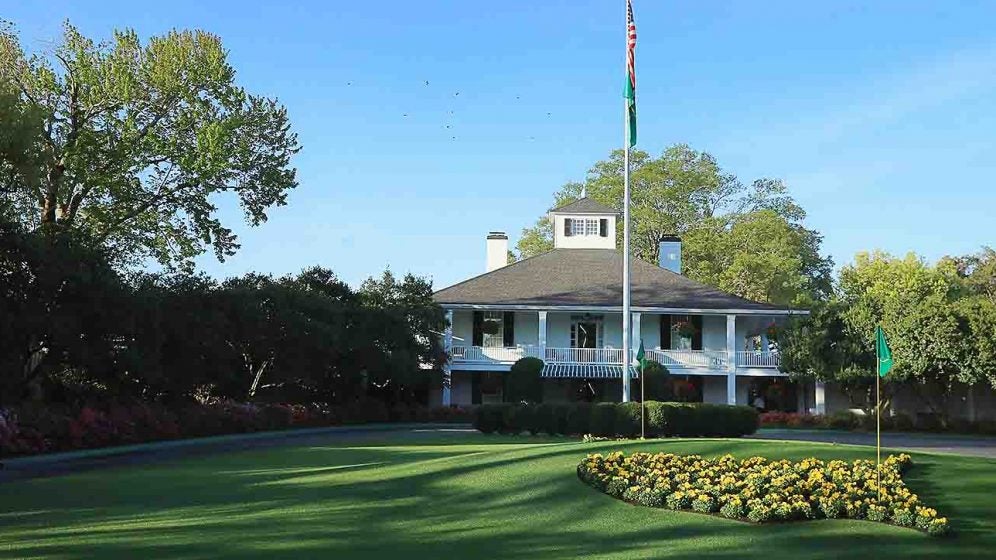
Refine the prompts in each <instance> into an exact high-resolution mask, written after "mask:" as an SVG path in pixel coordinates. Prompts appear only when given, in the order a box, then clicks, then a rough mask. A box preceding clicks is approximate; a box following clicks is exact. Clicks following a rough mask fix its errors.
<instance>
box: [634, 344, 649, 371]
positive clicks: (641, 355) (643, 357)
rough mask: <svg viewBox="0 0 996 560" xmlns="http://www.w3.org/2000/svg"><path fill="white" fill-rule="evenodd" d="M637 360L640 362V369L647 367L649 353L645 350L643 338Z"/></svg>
mask: <svg viewBox="0 0 996 560" xmlns="http://www.w3.org/2000/svg"><path fill="white" fill-rule="evenodd" d="M636 361H637V362H640V371H641V372H642V371H643V370H644V369H646V367H647V355H646V354H645V353H644V352H643V339H642V338H641V339H640V349H639V350H637V352H636Z"/></svg>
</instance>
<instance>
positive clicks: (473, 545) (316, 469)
mask: <svg viewBox="0 0 996 560" xmlns="http://www.w3.org/2000/svg"><path fill="white" fill-rule="evenodd" d="M614 449H625V450H626V451H627V452H632V451H635V450H645V451H657V450H667V451H670V452H676V453H698V454H702V455H708V456H714V455H719V454H723V453H733V454H734V455H736V456H738V457H745V456H750V455H765V456H767V457H770V458H788V459H793V460H798V459H802V458H804V457H807V456H812V455H815V456H817V457H820V458H823V459H832V458H840V459H855V458H871V457H873V456H874V450H869V449H868V448H862V447H850V446H833V445H825V444H810V443H786V442H766V441H749V440H663V441H652V442H645V443H640V442H601V443H597V444H583V443H579V442H576V441H568V440H560V439H545V438H530V437H518V438H508V437H499V436H482V435H476V434H473V435H471V434H466V435H452V434H449V435H440V434H424V435H418V434H416V435H406V436H405V437H399V438H397V439H394V440H393V441H383V442H374V441H373V440H371V439H366V440H362V441H356V442H352V443H341V444H333V445H329V446H323V447H316V446H312V447H296V448H284V449H271V450H265V451H252V452H244V453H236V454H227V455H219V456H215V457H209V458H198V459H188V460H185V461H184V462H182V463H170V464H162V465H156V466H150V467H126V468H119V469H112V470H105V471H92V472H88V473H83V474H79V475H74V476H69V477H60V478H51V479H39V480H32V481H26V482H17V483H9V484H0V557H3V558H141V559H143V560H144V559H148V558H154V557H169V558H218V557H224V558H310V557H315V558H392V559H414V558H522V559H526V558H529V559H537V558H578V557H599V558H660V557H695V558H718V557H723V558H748V557H753V558H765V559H768V560H773V559H777V558H792V559H798V558H828V559H829V558H842V557H857V556H860V557H865V558H876V559H881V558H919V557H927V556H932V555H937V556H941V555H943V556H944V557H946V559H952V558H984V557H991V554H992V551H994V550H996V499H994V498H993V496H996V461H992V460H986V459H974V458H963V457H955V456H942V455H925V454H913V458H914V461H915V464H914V466H913V468H912V469H911V470H910V471H909V472H908V473H907V474H906V475H905V479H906V480H907V482H908V484H909V485H910V487H911V488H912V489H913V490H914V491H916V492H918V493H919V494H920V495H921V497H922V498H923V501H924V502H926V503H928V504H931V505H935V506H936V507H937V509H938V510H939V511H940V513H941V515H946V516H948V517H949V518H951V519H952V523H953V528H954V530H955V532H956V534H955V535H954V536H952V537H950V538H942V539H936V538H931V537H928V536H926V535H924V534H922V533H919V532H915V531H912V530H909V529H901V528H898V527H893V526H887V525H882V524H878V523H870V522H862V521H845V520H840V521H837V520H835V521H827V520H823V521H812V522H793V523H787V524H781V525H764V526H757V525H751V524H746V523H741V522H737V521H730V520H726V519H722V518H718V517H710V516H703V515H697V514H691V513H681V512H672V511H667V510H657V509H649V508H643V507H638V506H632V505H629V504H626V503H624V502H621V501H619V500H616V499H613V498H611V497H609V496H606V495H604V494H602V493H600V492H597V491H595V490H593V489H592V488H590V487H588V486H585V485H584V484H582V483H581V482H580V481H578V479H577V477H576V475H575V472H574V469H575V467H576V465H577V463H578V461H579V460H580V459H581V458H582V457H583V456H584V455H585V454H586V453H589V452H592V451H601V452H607V451H611V450H614Z"/></svg>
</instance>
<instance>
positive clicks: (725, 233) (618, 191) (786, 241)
mask: <svg viewBox="0 0 996 560" xmlns="http://www.w3.org/2000/svg"><path fill="white" fill-rule="evenodd" d="M631 159H632V169H633V171H632V178H631V181H632V197H631V206H630V210H631V216H632V224H633V225H632V247H633V252H634V253H635V254H636V255H637V256H638V257H640V258H642V259H644V260H646V261H649V262H653V263H656V262H657V258H658V252H659V241H660V239H661V238H662V237H663V236H665V235H676V234H677V235H681V236H682V239H683V246H682V253H683V255H682V261H683V268H684V273H685V274H686V275H687V276H689V277H690V278H693V279H695V280H699V281H702V282H705V283H707V284H711V285H714V286H717V287H719V288H722V289H725V290H728V291H730V292H732V293H735V294H737V295H740V296H743V297H748V298H751V299H755V300H759V301H766V302H771V303H777V304H785V305H806V304H809V303H811V302H813V301H818V300H820V299H822V298H823V297H825V296H826V294H827V293H829V291H830V270H831V262H830V260H829V259H826V258H823V257H821V256H820V254H819V249H820V243H821V241H822V239H821V237H820V235H819V234H818V233H816V232H815V231H812V230H808V229H806V228H804V227H802V225H801V221H802V220H803V218H805V212H804V211H803V210H802V208H800V207H799V206H798V205H797V204H796V203H795V201H794V200H793V199H792V198H791V197H790V196H789V195H788V190H787V188H786V187H785V185H784V184H783V183H782V182H781V181H779V180H777V179H758V180H756V181H754V182H753V183H752V184H751V185H749V186H748V185H744V184H742V183H741V182H740V181H739V180H738V179H737V178H736V177H735V176H733V175H732V174H729V173H727V172H725V171H723V170H722V169H721V168H720V166H719V164H718V163H717V162H716V160H715V158H713V157H712V156H711V155H709V154H707V153H704V152H698V151H695V150H693V149H691V148H689V147H688V146H685V145H680V144H679V145H674V146H670V147H668V148H667V149H666V150H664V152H663V153H662V154H661V156H660V157H656V158H655V157H652V156H651V155H650V154H648V153H646V152H643V151H639V150H636V151H634V152H633V153H632V154H631ZM622 171H623V154H622V152H621V151H619V150H617V151H615V152H613V153H612V154H611V155H610V157H609V159H608V160H604V161H600V162H597V163H596V164H595V165H594V166H593V167H592V168H591V170H589V172H588V175H587V177H586V178H585V181H584V183H577V182H572V183H567V184H566V185H564V186H563V187H562V188H561V189H560V190H559V191H558V192H556V193H554V207H557V206H561V205H563V204H567V203H569V202H573V201H575V200H577V199H579V198H581V193H582V191H585V192H586V194H587V196H588V197H590V198H592V199H595V200H597V201H599V202H601V203H603V204H606V205H607V206H610V207H612V208H622V201H623V178H622ZM620 227H621V225H620ZM516 247H517V249H518V251H519V255H520V257H530V256H533V255H537V254H539V253H542V252H545V251H548V250H550V249H552V248H553V225H552V223H551V222H550V220H549V218H547V217H541V218H540V219H539V220H538V221H537V222H536V224H535V225H534V226H532V227H529V228H526V229H524V230H523V232H522V235H521V236H520V238H519V242H518V244H517V245H516Z"/></svg>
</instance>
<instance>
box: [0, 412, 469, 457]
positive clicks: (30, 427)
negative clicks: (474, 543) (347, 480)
mask: <svg viewBox="0 0 996 560" xmlns="http://www.w3.org/2000/svg"><path fill="white" fill-rule="evenodd" d="M470 418H471V410H470V409H468V408H464V407H458V406H452V407H436V408H426V407H421V406H415V407H408V406H404V405H399V406H395V407H394V408H391V409H390V410H389V409H388V408H387V407H386V406H384V404H383V403H382V402H380V401H375V400H362V401H356V402H355V403H353V404H350V405H346V406H342V407H329V406H325V405H321V404H251V403H240V402H235V401H227V400H222V401H216V402H212V403H207V404H188V405H184V406H180V407H168V406H165V405H161V404H152V403H134V404H106V405H103V406H84V407H81V408H78V409H68V408H60V407H54V406H41V407H38V406H35V407H20V408H17V409H2V408H0V457H9V456H14V455H32V454H37V453H49V452H53V451H70V450H74V449H87V448H95V447H107V446H112V445H126V444H132V443H143V442H150V441H160V440H168V439H179V438H192V437H201V436H212V435H223V434H239V433H246V432H258V431H264V430H283V429H290V428H310V427H321V426H336V425H339V424H365V423H373V422H411V421H415V422H469V421H470Z"/></svg>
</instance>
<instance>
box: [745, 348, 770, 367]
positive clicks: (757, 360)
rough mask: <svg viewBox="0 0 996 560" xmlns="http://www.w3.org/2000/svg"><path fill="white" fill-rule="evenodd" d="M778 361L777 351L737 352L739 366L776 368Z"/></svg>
mask: <svg viewBox="0 0 996 560" xmlns="http://www.w3.org/2000/svg"><path fill="white" fill-rule="evenodd" d="M778 363H779V359H778V353H777V352H760V351H740V352H737V367H757V368H776V367H778Z"/></svg>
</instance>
